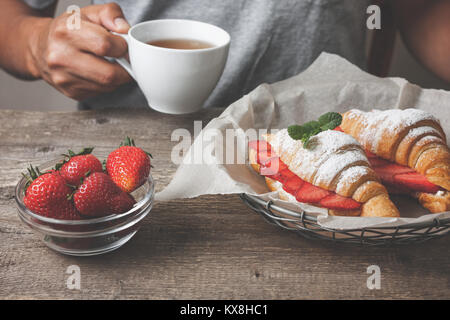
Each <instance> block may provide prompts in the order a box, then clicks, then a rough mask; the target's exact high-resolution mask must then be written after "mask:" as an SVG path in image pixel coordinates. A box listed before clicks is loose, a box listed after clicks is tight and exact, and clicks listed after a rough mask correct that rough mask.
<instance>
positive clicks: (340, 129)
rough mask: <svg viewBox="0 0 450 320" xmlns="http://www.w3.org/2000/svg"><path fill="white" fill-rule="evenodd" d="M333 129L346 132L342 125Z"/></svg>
mask: <svg viewBox="0 0 450 320" xmlns="http://www.w3.org/2000/svg"><path fill="white" fill-rule="evenodd" d="M333 130H336V131H340V132H344V130H342V128H341V127H340V126H337V127H336V128H334V129H333Z"/></svg>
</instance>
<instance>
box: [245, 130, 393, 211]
mask: <svg viewBox="0 0 450 320" xmlns="http://www.w3.org/2000/svg"><path fill="white" fill-rule="evenodd" d="M265 140H266V141H265V142H264V141H256V142H255V141H253V142H250V143H249V147H250V149H249V158H250V164H251V165H252V167H253V169H254V170H255V171H257V172H259V173H260V174H261V175H264V176H265V178H266V184H267V185H268V187H269V189H270V190H272V191H278V192H279V195H280V198H281V199H284V200H288V201H299V202H304V203H310V204H313V205H316V206H320V207H323V208H326V209H328V213H329V214H331V215H344V216H364V217H398V216H399V212H398V210H397V208H396V207H395V205H394V204H393V203H392V202H391V200H390V199H389V196H388V193H387V190H386V189H385V187H384V186H383V185H382V184H381V183H380V182H379V180H378V177H377V175H376V173H375V172H374V171H373V170H372V169H371V167H370V164H369V161H368V159H367V157H366V154H365V152H364V149H363V148H362V147H361V145H360V144H359V143H358V142H357V141H356V140H355V139H354V138H352V137H351V136H350V135H347V134H345V133H342V132H339V131H332V130H327V131H323V132H320V133H319V134H317V135H315V136H313V137H312V138H311V140H310V143H309V146H308V148H305V147H304V146H303V142H302V141H299V140H294V139H292V138H291V137H290V136H289V134H288V131H287V130H286V129H283V130H280V131H278V132H277V133H276V134H274V135H266V136H265ZM274 163H275V164H276V165H275V166H274V167H275V168H276V169H275V170H267V168H269V167H271V166H272V167H273V164H274Z"/></svg>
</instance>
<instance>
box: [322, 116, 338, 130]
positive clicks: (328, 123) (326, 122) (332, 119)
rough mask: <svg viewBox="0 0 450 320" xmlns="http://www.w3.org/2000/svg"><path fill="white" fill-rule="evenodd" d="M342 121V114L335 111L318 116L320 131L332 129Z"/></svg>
mask: <svg viewBox="0 0 450 320" xmlns="http://www.w3.org/2000/svg"><path fill="white" fill-rule="evenodd" d="M341 122H342V116H341V114H340V113H337V112H327V113H325V114H323V115H321V116H320V117H319V124H320V128H321V129H322V131H326V130H333V129H334V128H336V127H337V126H339V125H340V124H341Z"/></svg>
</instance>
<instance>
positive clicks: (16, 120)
mask: <svg viewBox="0 0 450 320" xmlns="http://www.w3.org/2000/svg"><path fill="white" fill-rule="evenodd" d="M218 112H219V110H211V111H208V113H206V114H203V115H201V116H200V115H191V116H188V117H173V116H166V115H162V114H158V113H155V112H151V111H124V110H113V111H110V110H106V111H101V112H75V113H30V112H16V111H0V179H1V180H0V298H2V299H7V298H21V299H22V298H26V299H35V298H56V299H61V298H66V299H67V298H81V299H99V298H106V299H115V298H119V299H132V298H152V299H164V298H177V299H183V298H184V299H189V298H225V299H227V298H243V299H300V298H310V299H313V298H316V299H317V298H319V299H320V298H331V299H335V298H336V299H339V298H386V299H391V298H400V299H402V298H426V299H439V298H447V299H448V298H450V285H449V284H450V282H449V280H450V276H449V271H450V255H449V253H450V251H449V248H448V240H449V237H445V238H441V239H438V240H433V241H430V242H428V243H424V244H418V245H414V246H404V247H392V248H366V247H359V246H343V245H336V244H331V243H324V242H317V241H311V240H307V239H304V238H302V237H300V236H298V235H297V234H294V233H291V232H287V231H284V230H280V229H279V228H276V227H274V226H271V225H269V224H267V223H266V222H264V220H263V219H262V218H261V217H260V216H259V215H257V214H255V213H253V212H252V211H251V210H250V209H248V208H247V207H246V206H245V205H244V204H243V203H242V202H241V201H240V200H239V198H238V196H237V195H228V196H205V197H200V198H197V199H190V200H177V201H172V202H168V203H157V204H156V205H155V207H154V209H153V211H152V212H151V214H150V216H149V217H148V218H147V219H146V221H145V223H144V225H143V227H142V228H141V230H140V231H139V232H138V233H137V234H136V236H135V237H134V238H133V239H132V240H131V241H130V242H129V243H128V244H126V245H125V246H124V247H123V248H121V249H119V250H117V251H115V252H112V253H109V254H106V255H103V256H98V257H90V258H75V257H67V256H63V255H60V254H57V253H54V252H53V251H51V250H50V249H48V248H47V247H46V246H45V245H44V244H43V243H42V242H41V241H38V240H37V238H36V236H35V235H34V234H33V232H32V231H31V230H30V229H28V228H27V227H26V226H25V225H23V224H22V223H21V222H20V221H19V219H18V217H17V213H16V209H15V206H14V198H13V192H14V185H15V183H16V182H17V179H18V178H19V174H20V172H21V171H22V170H23V169H24V167H25V166H26V164H27V163H28V162H30V161H31V162H33V163H34V164H39V163H40V162H42V161H45V160H46V159H51V158H53V157H55V156H57V155H58V154H60V153H61V152H62V151H65V149H67V148H68V147H71V148H75V149H78V148H80V147H82V146H84V145H86V144H89V145H95V146H97V147H98V149H97V150H98V151H99V152H107V151H108V150H111V149H112V148H114V147H115V146H116V145H117V143H118V141H120V139H121V138H123V136H125V135H130V136H133V137H135V138H136V140H138V142H139V144H140V145H142V146H143V147H145V148H146V149H148V150H149V151H151V152H152V153H153V155H154V157H155V159H154V162H153V163H154V166H155V168H154V170H153V175H154V177H155V180H156V181H157V185H158V189H161V188H162V187H163V186H164V185H166V184H167V183H168V182H169V180H170V178H171V176H172V175H173V173H174V172H175V169H176V166H175V165H174V164H172V163H171V162H170V161H168V159H170V158H169V156H170V150H171V147H172V146H173V145H174V144H175V143H176V142H171V141H170V134H171V132H172V130H173V129H175V128H187V129H189V130H192V125H193V120H194V119H197V118H199V119H200V118H203V119H205V121H204V124H206V123H207V121H208V120H209V119H211V117H213V116H215V115H217V114H218ZM72 264H76V265H78V266H80V268H81V290H80V291H77V290H69V289H67V288H66V279H67V275H66V274H65V271H66V268H67V267H68V266H69V265H72ZM373 264H376V265H378V266H380V268H381V272H382V280H381V290H369V289H367V287H366V280H367V277H368V274H367V273H366V269H367V267H368V266H369V265H373Z"/></svg>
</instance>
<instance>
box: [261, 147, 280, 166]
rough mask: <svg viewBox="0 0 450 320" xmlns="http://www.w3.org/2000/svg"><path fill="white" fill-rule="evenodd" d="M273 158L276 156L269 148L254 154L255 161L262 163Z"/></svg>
mask: <svg viewBox="0 0 450 320" xmlns="http://www.w3.org/2000/svg"><path fill="white" fill-rule="evenodd" d="M273 158H278V156H277V155H276V154H275V153H273V152H272V151H271V150H262V151H260V152H258V153H257V155H256V163H258V164H261V165H263V164H265V163H266V162H267V161H269V160H270V159H273Z"/></svg>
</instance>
